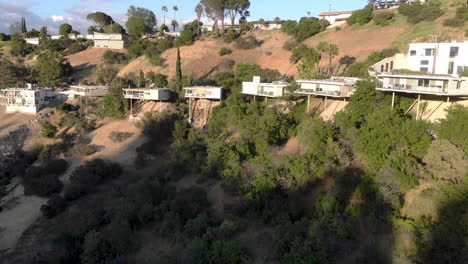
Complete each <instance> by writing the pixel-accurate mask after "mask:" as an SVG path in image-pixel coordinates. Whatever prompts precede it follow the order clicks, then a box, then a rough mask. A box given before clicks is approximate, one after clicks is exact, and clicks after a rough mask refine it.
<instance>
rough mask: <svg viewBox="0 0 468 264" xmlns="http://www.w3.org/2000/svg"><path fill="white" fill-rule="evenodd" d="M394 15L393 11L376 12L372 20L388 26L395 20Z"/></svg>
mask: <svg viewBox="0 0 468 264" xmlns="http://www.w3.org/2000/svg"><path fill="white" fill-rule="evenodd" d="M394 16H395V14H394V13H393V12H381V13H377V14H375V15H374V17H373V18H372V20H373V21H374V23H375V24H376V25H381V26H386V25H390V24H391V23H392V22H393V17H394Z"/></svg>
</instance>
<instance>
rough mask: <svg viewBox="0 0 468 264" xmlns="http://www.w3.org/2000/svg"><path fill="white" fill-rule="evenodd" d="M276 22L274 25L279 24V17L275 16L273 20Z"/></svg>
mask: <svg viewBox="0 0 468 264" xmlns="http://www.w3.org/2000/svg"><path fill="white" fill-rule="evenodd" d="M273 21H274V22H275V24H276V26H278V25H279V24H281V18H279V17H275V20H273Z"/></svg>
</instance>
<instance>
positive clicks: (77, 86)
mask: <svg viewBox="0 0 468 264" xmlns="http://www.w3.org/2000/svg"><path fill="white" fill-rule="evenodd" d="M70 87H73V88H83V89H89V88H109V87H108V86H106V85H70Z"/></svg>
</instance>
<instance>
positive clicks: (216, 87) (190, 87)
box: [183, 86, 223, 90]
mask: <svg viewBox="0 0 468 264" xmlns="http://www.w3.org/2000/svg"><path fill="white" fill-rule="evenodd" d="M183 89H185V90H189V89H190V90H191V89H223V87H218V86H189V87H184V88H183Z"/></svg>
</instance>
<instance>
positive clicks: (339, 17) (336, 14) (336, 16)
mask: <svg viewBox="0 0 468 264" xmlns="http://www.w3.org/2000/svg"><path fill="white" fill-rule="evenodd" d="M353 12H354V11H333V12H322V13H320V14H319V17H320V19H326V20H328V21H329V22H330V24H335V23H337V22H340V21H345V20H346V19H347V18H348V17H350V16H351V15H352V14H353Z"/></svg>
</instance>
